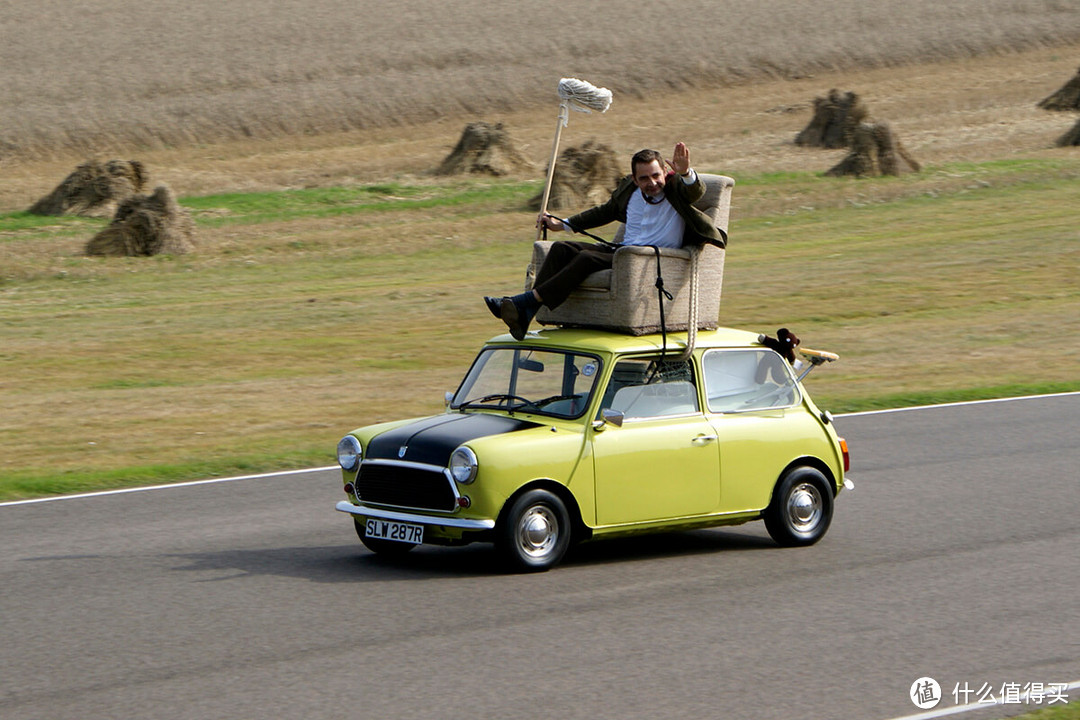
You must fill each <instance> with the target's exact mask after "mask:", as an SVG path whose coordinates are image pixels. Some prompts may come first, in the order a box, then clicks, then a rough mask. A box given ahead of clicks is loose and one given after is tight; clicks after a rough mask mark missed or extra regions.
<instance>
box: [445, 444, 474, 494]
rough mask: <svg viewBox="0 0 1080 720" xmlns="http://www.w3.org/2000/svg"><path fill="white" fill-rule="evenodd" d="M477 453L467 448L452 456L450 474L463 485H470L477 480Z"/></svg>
mask: <svg viewBox="0 0 1080 720" xmlns="http://www.w3.org/2000/svg"><path fill="white" fill-rule="evenodd" d="M478 467H479V465H478V464H477V462H476V453H474V452H473V451H472V450H470V449H469V448H467V447H464V446H462V447H459V448H458V449H457V450H455V451H454V454H453V455H451V456H450V474H451V475H452V476H453V477H454V480H456V481H457V482H459V483H461V484H462V485H468V484H469V483H471V482H472V481H473V480H475V479H476V470H477V468H478Z"/></svg>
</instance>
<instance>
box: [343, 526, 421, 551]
mask: <svg viewBox="0 0 1080 720" xmlns="http://www.w3.org/2000/svg"><path fill="white" fill-rule="evenodd" d="M353 525H354V526H355V527H356V534H357V535H358V536H359V537H360V542H362V543H364V547H366V548H367V549H368V550H370V551H371V552H373V553H377V554H379V555H391V556H392V555H404V554H405V553H407V552H409V551H410V550H412V549H413V548H414V547H416V543H403V542H397V541H396V540H383V539H382V538H369V537H367V536H366V535H365V534H364V526H363V524H362V521H360V520H354V521H353Z"/></svg>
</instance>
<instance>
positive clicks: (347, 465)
mask: <svg viewBox="0 0 1080 720" xmlns="http://www.w3.org/2000/svg"><path fill="white" fill-rule="evenodd" d="M363 456H364V451H363V449H362V448H361V447H360V441H359V440H357V439H356V438H354V437H353V436H352V435H346V436H345V437H343V438H341V442H339V443H338V444H337V461H338V465H340V466H341V469H342V470H346V471H348V472H353V471H354V470H356V469H357V468H358V467H360V459H361V458H362V457H363Z"/></svg>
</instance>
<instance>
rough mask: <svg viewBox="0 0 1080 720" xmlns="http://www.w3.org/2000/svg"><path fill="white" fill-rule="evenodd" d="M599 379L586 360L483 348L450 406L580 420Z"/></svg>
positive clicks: (595, 363) (595, 365) (593, 361)
mask: <svg viewBox="0 0 1080 720" xmlns="http://www.w3.org/2000/svg"><path fill="white" fill-rule="evenodd" d="M599 375H600V359H599V358H597V357H595V356H592V355H578V354H575V353H570V352H562V351H557V350H536V349H530V348H523V347H506V348H499V347H496V348H485V349H484V350H483V351H481V353H480V355H479V356H477V358H476V362H474V363H473V366H472V368H470V370H469V374H468V375H466V376H465V380H464V381H463V382H462V383H461V387H460V388H458V391H457V393H456V394H455V395H454V399H453V400H452V401H451V403H450V407H451V408H453V409H455V410H470V409H476V408H488V409H497V410H506V411H508V412H511V413H513V412H528V413H536V414H539V415H552V416H555V417H562V418H575V417H580V416H581V415H582V414H583V413H584V412H585V410H586V409H587V408H588V407H589V401H590V399H591V397H592V393H593V389H594V388H595V386H596V379H597V377H599Z"/></svg>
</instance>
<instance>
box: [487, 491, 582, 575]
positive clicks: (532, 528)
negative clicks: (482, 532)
mask: <svg viewBox="0 0 1080 720" xmlns="http://www.w3.org/2000/svg"><path fill="white" fill-rule="evenodd" d="M495 547H496V550H497V551H498V552H499V554H500V555H501V556H502V558H503V560H504V561H505V562H506V563H507V565H509V567H510V568H511V569H512V570H516V571H519V572H539V571H543V570H548V569H550V568H552V567H554V566H555V565H557V564H558V563H559V561H560V560H562V558H563V555H565V554H566V549H567V548H568V547H570V513H568V512H567V510H566V505H564V504H563V501H562V500H560V499H559V497H558V496H557V495H555V494H553V493H550V492H548V491H547V490H539V489H538V490H530V491H528V492H526V493H525V494H523V495H522V496H521V497H519V498H518V499H517V500H515V501H514V504H513V505H511V506H510V509H509V510H508V511H507V513H506V517H505V518H503V520H502V523H501V525H500V527H499V530H498V536H497V538H496V541H495Z"/></svg>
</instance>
